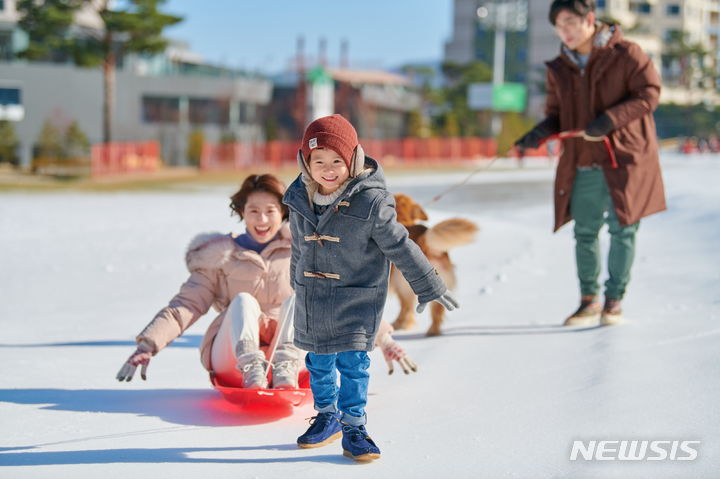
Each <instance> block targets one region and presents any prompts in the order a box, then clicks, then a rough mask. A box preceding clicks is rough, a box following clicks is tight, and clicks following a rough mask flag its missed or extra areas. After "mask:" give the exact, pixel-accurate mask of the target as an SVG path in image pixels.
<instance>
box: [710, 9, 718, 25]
mask: <svg viewBox="0 0 720 479" xmlns="http://www.w3.org/2000/svg"><path fill="white" fill-rule="evenodd" d="M717 24H720V13H718V12H710V25H717Z"/></svg>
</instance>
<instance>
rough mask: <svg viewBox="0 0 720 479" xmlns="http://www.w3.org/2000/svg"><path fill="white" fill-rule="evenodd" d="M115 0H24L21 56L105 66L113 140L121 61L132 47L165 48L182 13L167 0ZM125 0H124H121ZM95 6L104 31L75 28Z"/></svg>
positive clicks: (106, 134) (106, 119) (107, 126)
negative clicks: (168, 9)
mask: <svg viewBox="0 0 720 479" xmlns="http://www.w3.org/2000/svg"><path fill="white" fill-rule="evenodd" d="M113 3H114V2H111V0H43V1H37V0H19V1H18V3H17V10H18V13H19V14H20V16H21V20H20V27H21V28H22V29H23V30H25V31H26V32H27V33H28V36H29V45H28V47H27V49H25V50H24V51H22V52H20V56H22V57H24V58H28V59H32V60H65V59H72V61H73V62H74V63H75V64H76V65H79V66H83V67H90V68H93V67H101V68H102V71H103V141H104V142H109V141H111V140H112V137H111V131H112V111H113V104H112V99H113V90H114V86H115V65H116V64H117V62H118V59H120V58H122V57H123V56H124V55H126V54H128V53H140V54H151V53H159V52H162V51H163V50H164V49H165V47H166V46H167V40H165V39H164V38H163V37H162V32H163V30H164V29H165V28H166V27H168V26H170V25H174V24H176V23H178V22H180V21H182V18H181V17H177V16H173V15H168V14H165V13H162V12H160V11H159V10H158V6H159V5H161V4H163V3H165V0H128V1H126V2H124V3H123V5H125V7H124V8H112V5H113ZM118 3H119V2H118ZM81 8H87V9H92V10H94V11H95V12H96V13H97V15H98V16H99V18H100V19H101V20H102V22H103V30H102V32H101V35H100V36H88V37H79V36H78V35H73V34H71V29H72V26H73V19H74V16H75V13H76V12H78V11H79V10H80V9H81Z"/></svg>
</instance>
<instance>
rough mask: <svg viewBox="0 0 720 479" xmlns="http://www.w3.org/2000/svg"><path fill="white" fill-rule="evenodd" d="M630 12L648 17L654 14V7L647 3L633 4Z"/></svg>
mask: <svg viewBox="0 0 720 479" xmlns="http://www.w3.org/2000/svg"><path fill="white" fill-rule="evenodd" d="M630 10H632V11H633V12H637V13H642V14H645V15H647V14H650V13H652V5H650V4H649V3H647V2H638V3H631V4H630Z"/></svg>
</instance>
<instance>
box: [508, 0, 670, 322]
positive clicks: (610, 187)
mask: <svg viewBox="0 0 720 479" xmlns="http://www.w3.org/2000/svg"><path fill="white" fill-rule="evenodd" d="M549 18H550V22H551V23H552V24H553V25H554V26H555V31H556V33H557V35H558V36H559V37H560V39H561V40H562V47H561V52H560V55H559V56H558V57H556V58H555V59H553V60H552V61H550V62H548V63H547V67H548V68H547V99H546V105H545V115H546V118H545V119H544V120H543V121H541V122H540V123H539V124H537V125H536V126H535V127H534V128H533V129H532V130H530V131H529V132H528V133H526V134H525V135H524V136H523V137H522V138H520V139H519V140H518V141H517V142H516V143H515V146H516V148H517V149H518V150H519V151H520V153H521V154H522V151H523V150H525V149H526V148H537V147H538V146H540V144H541V143H542V141H543V140H544V139H545V138H547V137H549V136H551V135H552V134H554V133H558V132H561V131H568V130H584V136H583V137H579V138H571V139H567V140H564V141H563V150H564V151H563V153H562V155H561V156H560V161H559V163H558V166H557V172H556V176H555V191H554V199H555V228H554V230H555V231H557V230H558V229H559V228H560V227H561V226H563V225H564V224H565V223H567V222H569V221H570V220H571V219H572V220H574V221H575V229H574V233H575V240H576V246H575V254H576V264H577V275H578V280H579V283H580V294H581V299H580V306H579V308H578V309H577V311H575V313H573V314H572V315H571V316H570V317H569V318H567V319H566V320H565V325H567V326H578V325H593V324H597V322H598V321H600V323H601V324H604V325H611V324H617V323H619V322H621V321H622V307H621V301H622V299H623V296H624V295H625V290H626V287H627V285H628V282H629V280H630V270H631V267H632V262H633V258H634V256H635V236H636V233H637V231H638V226H639V221H640V219H641V218H643V217H645V216H648V215H650V214H653V213H657V212H659V211H662V210H664V209H665V208H666V207H665V195H664V190H663V182H662V177H661V174H660V163H659V159H658V146H657V138H656V132H655V122H654V120H653V117H652V112H653V110H654V109H655V108H656V107H657V104H658V97H659V96H660V79H659V77H658V74H657V72H656V70H655V67H654V66H653V63H652V61H651V60H650V58H649V57H648V56H647V55H646V54H645V53H644V52H643V51H642V50H641V48H640V47H639V46H638V45H637V44H635V43H633V42H630V41H628V40H625V39H624V38H623V35H622V32H621V31H620V28H619V27H618V26H616V25H611V24H605V23H602V22H597V21H596V18H595V2H594V0H555V1H553V2H552V4H551V6H550V14H549ZM604 137H607V138H609V140H610V144H611V145H612V148H613V150H614V152H615V156H616V162H615V164H613V162H611V161H610V157H609V154H608V151H607V149H606V147H605V145H604V143H603V141H602V140H603V138H604ZM604 223H607V224H608V228H609V232H610V251H609V254H608V261H607V263H608V266H607V267H608V275H609V277H608V280H607V281H606V282H605V291H604V292H605V303H604V306H601V305H600V302H599V300H598V293H599V289H600V288H599V284H598V276H599V274H600V269H601V257H600V245H599V240H598V234H599V232H600V229H601V228H602V226H603V224H604Z"/></svg>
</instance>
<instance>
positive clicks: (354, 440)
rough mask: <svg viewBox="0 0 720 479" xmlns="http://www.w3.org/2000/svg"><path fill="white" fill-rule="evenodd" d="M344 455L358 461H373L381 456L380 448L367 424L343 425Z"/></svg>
mask: <svg viewBox="0 0 720 479" xmlns="http://www.w3.org/2000/svg"><path fill="white" fill-rule="evenodd" d="M342 435H343V439H342V447H343V456H346V457H349V458H351V459H355V460H356V461H363V462H365V461H373V460H375V459H379V458H380V449H379V448H378V447H377V446H376V445H375V442H373V440H372V439H370V436H368V434H367V431H366V430H365V426H350V425H349V424H343V426H342Z"/></svg>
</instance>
